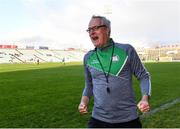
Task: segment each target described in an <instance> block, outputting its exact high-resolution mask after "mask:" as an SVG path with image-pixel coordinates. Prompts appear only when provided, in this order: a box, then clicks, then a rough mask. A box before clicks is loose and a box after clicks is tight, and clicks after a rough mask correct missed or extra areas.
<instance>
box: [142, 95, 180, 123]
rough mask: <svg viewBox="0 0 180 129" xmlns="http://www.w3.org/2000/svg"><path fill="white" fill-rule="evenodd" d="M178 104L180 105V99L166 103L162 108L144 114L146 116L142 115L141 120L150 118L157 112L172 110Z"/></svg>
mask: <svg viewBox="0 0 180 129" xmlns="http://www.w3.org/2000/svg"><path fill="white" fill-rule="evenodd" d="M177 103H180V98H177V99H174V100H173V101H171V102H168V103H165V104H163V105H161V106H160V107H158V108H155V109H153V110H151V111H150V112H147V113H144V114H142V115H140V118H141V119H143V118H144V117H148V116H150V115H153V114H155V113H156V112H158V111H161V110H165V109H167V108H170V107H171V106H173V105H175V104H177Z"/></svg>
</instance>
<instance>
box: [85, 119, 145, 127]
mask: <svg viewBox="0 0 180 129" xmlns="http://www.w3.org/2000/svg"><path fill="white" fill-rule="evenodd" d="M88 128H142V125H141V122H140V120H139V118H137V119H135V120H132V121H128V122H124V123H107V122H103V121H100V120H97V119H95V118H93V117H91V118H90V120H89V123H88Z"/></svg>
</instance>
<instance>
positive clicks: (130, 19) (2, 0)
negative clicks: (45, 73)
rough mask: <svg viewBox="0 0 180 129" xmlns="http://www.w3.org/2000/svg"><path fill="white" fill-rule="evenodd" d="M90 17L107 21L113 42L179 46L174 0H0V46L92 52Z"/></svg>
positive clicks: (179, 12)
mask: <svg viewBox="0 0 180 129" xmlns="http://www.w3.org/2000/svg"><path fill="white" fill-rule="evenodd" d="M92 15H102V16H105V17H107V18H108V19H109V20H110V21H111V37H112V38H113V39H114V41H115V42H119V43H129V44H131V45H133V46H134V47H150V46H152V45H154V44H177V43H180V0H0V44H6V45H9V44H11V45H18V46H19V47H25V46H26V45H28V46H35V48H36V47H38V46H48V47H49V48H51V49H65V48H68V47H74V48H83V49H93V48H94V46H93V45H92V43H91V41H90V38H89V35H88V33H87V32H86V29H87V27H88V23H89V21H90V19H91V16H92Z"/></svg>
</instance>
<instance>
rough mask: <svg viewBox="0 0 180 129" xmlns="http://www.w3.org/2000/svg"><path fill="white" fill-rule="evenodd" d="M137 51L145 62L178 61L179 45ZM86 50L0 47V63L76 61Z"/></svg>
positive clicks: (81, 57)
mask: <svg viewBox="0 0 180 129" xmlns="http://www.w3.org/2000/svg"><path fill="white" fill-rule="evenodd" d="M136 50H137V53H138V55H139V57H140V58H141V60H142V61H145V62H155V61H160V62H165V61H180V45H167V46H161V47H154V48H137V49H136ZM85 53H86V51H82V50H79V49H78V50H77V49H72V48H71V49H67V50H49V49H19V48H17V47H16V48H0V63H37V61H38V62H40V63H42V62H64V61H65V62H78V61H82V60H83V57H84V55H85Z"/></svg>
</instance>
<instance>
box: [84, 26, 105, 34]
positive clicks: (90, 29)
mask: <svg viewBox="0 0 180 129" xmlns="http://www.w3.org/2000/svg"><path fill="white" fill-rule="evenodd" d="M101 27H106V25H99V26H93V27H90V28H88V29H87V30H86V31H87V32H88V33H89V32H91V31H96V30H98V29H99V28H101Z"/></svg>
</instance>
